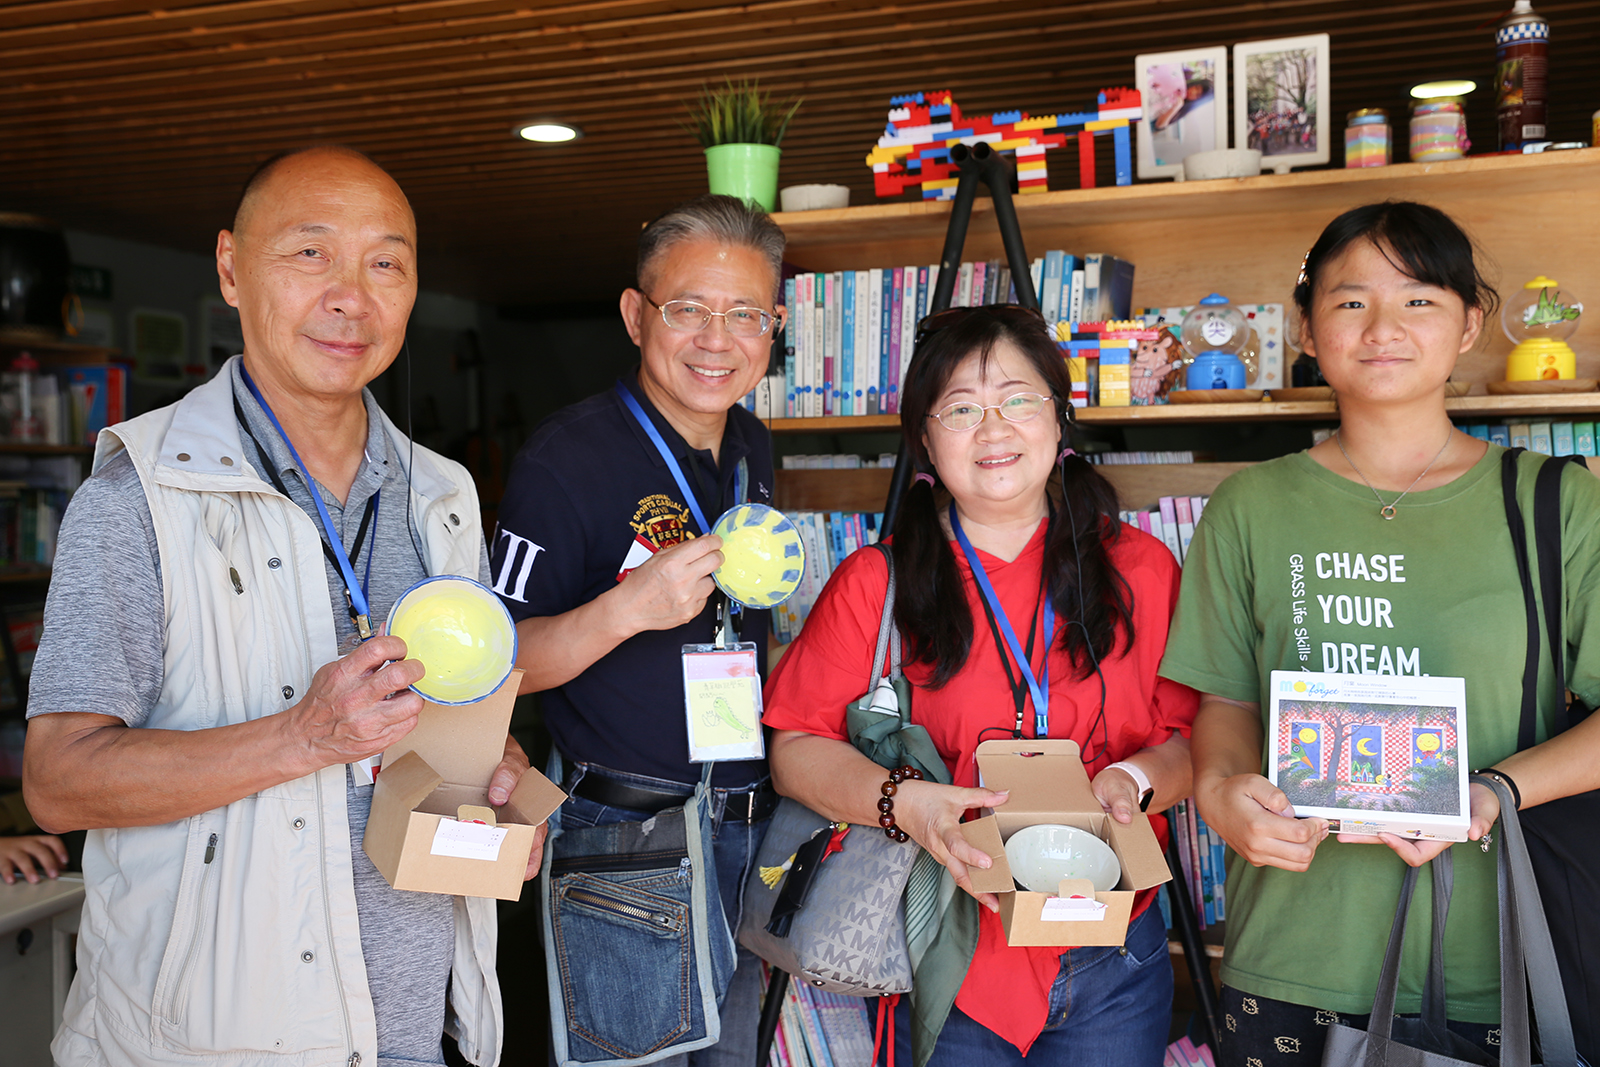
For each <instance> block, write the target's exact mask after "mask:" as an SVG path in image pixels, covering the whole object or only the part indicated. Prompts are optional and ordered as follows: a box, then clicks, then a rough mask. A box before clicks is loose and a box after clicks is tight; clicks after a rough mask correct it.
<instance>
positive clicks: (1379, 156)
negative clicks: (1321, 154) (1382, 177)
mask: <svg viewBox="0 0 1600 1067" xmlns="http://www.w3.org/2000/svg"><path fill="white" fill-rule="evenodd" d="M1392 144H1393V136H1392V135H1391V133H1390V131H1389V113H1388V112H1387V111H1385V110H1384V109H1383V108H1381V107H1364V108H1362V109H1360V110H1359V111H1352V112H1350V114H1349V115H1348V116H1346V119H1345V128H1344V165H1345V166H1346V167H1387V166H1388V165H1389V161H1390V159H1391V158H1392V148H1391V146H1392Z"/></svg>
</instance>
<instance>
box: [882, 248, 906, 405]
mask: <svg viewBox="0 0 1600 1067" xmlns="http://www.w3.org/2000/svg"><path fill="white" fill-rule="evenodd" d="M885 273H888V272H885ZM905 275H906V268H904V267H896V268H895V269H894V273H893V274H892V275H891V277H890V280H891V282H892V284H893V287H894V288H893V289H892V290H891V293H890V298H889V299H890V304H889V327H888V330H889V338H888V340H887V341H886V342H885V345H884V347H885V348H886V349H887V351H888V353H889V369H888V371H887V372H886V373H885V374H884V381H886V382H888V383H889V400H888V403H886V404H885V405H884V408H883V410H884V411H886V412H888V413H889V414H891V415H893V414H895V413H897V412H899V410H900V367H901V363H900V341H901V336H902V334H903V333H904V332H905V331H904V329H903V323H904V321H905V314H906V300H905V297H906V277H905Z"/></svg>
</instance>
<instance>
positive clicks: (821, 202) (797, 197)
mask: <svg viewBox="0 0 1600 1067" xmlns="http://www.w3.org/2000/svg"><path fill="white" fill-rule="evenodd" d="M778 199H779V203H780V204H781V205H782V206H783V210H785V211H816V210H818V209H819V208H829V207H849V206H850V187H849V186H848V185H790V186H787V187H786V188H784V189H781V190H779V192H778Z"/></svg>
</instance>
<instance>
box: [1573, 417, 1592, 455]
mask: <svg viewBox="0 0 1600 1067" xmlns="http://www.w3.org/2000/svg"><path fill="white" fill-rule="evenodd" d="M1572 447H1573V449H1574V450H1575V451H1576V453H1577V454H1578V455H1580V456H1592V455H1594V454H1595V453H1594V423H1592V422H1575V423H1573V424H1572Z"/></svg>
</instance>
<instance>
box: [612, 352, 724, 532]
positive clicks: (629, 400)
mask: <svg viewBox="0 0 1600 1067" xmlns="http://www.w3.org/2000/svg"><path fill="white" fill-rule="evenodd" d="M617 395H618V396H620V397H622V402H623V403H624V404H627V405H628V410H629V411H631V412H633V417H634V418H635V419H636V420H637V421H638V423H639V425H640V426H642V427H643V428H644V432H645V433H647V434H649V435H650V440H651V441H653V442H654V443H655V446H656V451H657V452H660V453H661V458H662V459H664V460H666V461H667V469H668V470H669V471H671V472H672V478H673V480H674V481H676V482H677V483H678V492H680V493H682V494H683V499H684V500H686V501H688V504H689V510H690V512H692V513H693V514H694V521H695V522H697V523H699V524H700V532H701V533H702V534H708V533H710V532H711V524H710V523H709V522H707V521H706V516H705V512H703V511H701V510H700V501H699V500H697V499H695V495H694V494H693V493H692V492H690V491H689V480H688V479H687V478H685V477H684V476H683V468H682V467H680V466H678V457H676V456H674V455H673V454H672V449H670V448H668V447H667V442H666V441H664V440H662V439H661V431H660V430H657V429H656V424H655V423H653V422H651V421H650V416H648V415H646V414H645V413H644V408H642V407H640V406H639V401H638V400H637V399H636V398H635V397H634V395H633V391H632V390H630V389H629V388H628V387H627V386H626V385H623V384H622V383H621V382H620V381H619V382H617Z"/></svg>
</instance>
